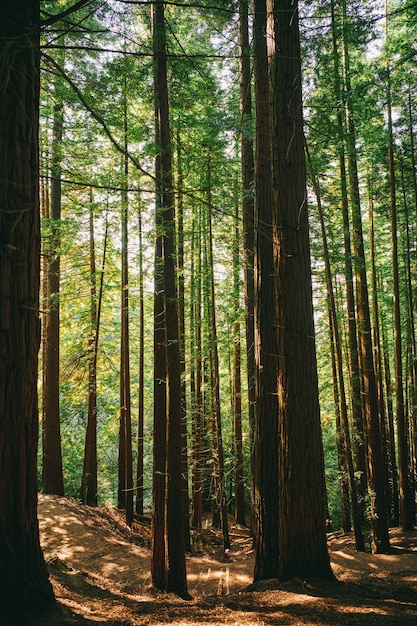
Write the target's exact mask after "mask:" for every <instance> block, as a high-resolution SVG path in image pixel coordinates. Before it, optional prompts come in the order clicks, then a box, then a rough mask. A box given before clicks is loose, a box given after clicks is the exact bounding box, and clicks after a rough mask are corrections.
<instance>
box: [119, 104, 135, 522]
mask: <svg viewBox="0 0 417 626" xmlns="http://www.w3.org/2000/svg"><path fill="white" fill-rule="evenodd" d="M124 137H125V155H124V158H123V191H122V203H121V207H122V221H121V230H122V242H121V243H122V258H121V264H122V268H121V269H122V272H121V337H120V422H119V482H118V506H119V507H121V508H123V509H124V510H125V516H126V523H127V524H128V525H129V526H131V525H132V523H133V465H132V416H131V407H130V355H129V351H130V350H129V276H128V268H129V258H128V256H129V251H128V206H129V205H128V192H127V188H128V174H129V171H128V170H129V167H128V165H129V162H128V159H127V102H126V95H125V94H124Z"/></svg>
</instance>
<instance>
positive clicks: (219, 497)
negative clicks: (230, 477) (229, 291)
mask: <svg viewBox="0 0 417 626" xmlns="http://www.w3.org/2000/svg"><path fill="white" fill-rule="evenodd" d="M207 234H208V241H207V262H208V268H207V269H208V276H209V281H210V284H209V290H210V291H209V299H208V316H209V337H208V339H209V354H210V388H211V409H212V423H213V465H214V482H215V505H216V506H215V508H216V509H217V510H218V512H219V515H220V524H221V529H222V534H223V548H224V550H229V549H230V538H229V524H228V519H227V505H226V485H225V475H224V451H223V435H222V418H221V408H220V372H219V352H218V340H217V319H216V298H215V289H214V259H213V230H212V198H211V155H209V156H208V172H207Z"/></svg>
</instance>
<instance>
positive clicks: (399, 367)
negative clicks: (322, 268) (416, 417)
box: [387, 67, 415, 532]
mask: <svg viewBox="0 0 417 626" xmlns="http://www.w3.org/2000/svg"><path fill="white" fill-rule="evenodd" d="M387 77H388V78H387V81H388V82H387V100H388V160H389V173H390V201H391V246H392V274H393V276H392V278H393V281H392V284H393V307H394V343H395V400H396V409H397V438H398V472H399V483H400V514H401V515H400V519H401V526H402V529H403V531H405V532H407V531H409V530H412V529H413V528H414V521H415V515H414V494H413V492H412V490H411V484H410V463H409V451H408V436H407V430H408V420H407V416H406V412H405V406H404V387H403V385H404V383H403V364H402V337H401V311H400V278H399V270H398V236H397V231H398V219H397V197H396V183H395V162H394V139H393V130H392V105H391V82H390V69H389V67H388V68H387Z"/></svg>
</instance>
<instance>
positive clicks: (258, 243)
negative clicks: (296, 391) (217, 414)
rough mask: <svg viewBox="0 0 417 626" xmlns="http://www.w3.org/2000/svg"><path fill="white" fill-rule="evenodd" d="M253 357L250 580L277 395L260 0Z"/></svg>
mask: <svg viewBox="0 0 417 626" xmlns="http://www.w3.org/2000/svg"><path fill="white" fill-rule="evenodd" d="M253 7H254V72H255V109H256V130H255V133H256V142H255V145H256V151H255V260H254V281H255V362H256V405H255V432H254V547H255V554H256V558H255V570H254V580H255V581H258V580H263V579H266V578H274V577H276V576H277V573H278V398H277V354H278V348H277V343H276V291H275V275H274V271H275V270H274V256H273V212H272V211H273V205H272V163H271V159H272V155H271V125H270V108H269V88H268V57H267V49H266V5H265V0H254V3H253Z"/></svg>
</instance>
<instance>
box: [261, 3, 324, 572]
mask: <svg viewBox="0 0 417 626" xmlns="http://www.w3.org/2000/svg"><path fill="white" fill-rule="evenodd" d="M267 6H268V8H269V9H270V10H271V11H272V12H273V13H272V15H273V18H272V20H271V21H272V22H273V24H272V28H273V34H272V36H271V40H270V41H269V46H268V48H269V56H270V74H271V102H272V149H273V155H274V158H273V169H274V176H273V184H274V199H275V211H274V212H275V226H276V289H277V308H278V331H277V334H278V355H279V356H278V398H279V402H278V425H279V442H280V445H279V458H278V464H279V492H280V495H279V502H280V510H279V569H278V576H279V578H280V579H282V580H285V579H288V578H293V577H300V578H305V577H318V578H323V579H330V580H331V579H333V577H334V576H333V573H332V570H331V567H330V559H329V554H328V550H327V539H326V517H327V515H326V505H327V502H326V487H325V482H324V455H323V446H322V439H321V425H320V407H319V392H318V380H317V363H316V346H315V333H314V319H313V305H312V285H311V265H310V245H309V229H308V216H307V190H306V172H305V161H304V135H303V114H302V94H301V58H300V38H299V27H298V9H297V1H294V0H275V1H273V0H268V3H267ZM300 381H303V382H302V386H300Z"/></svg>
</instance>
